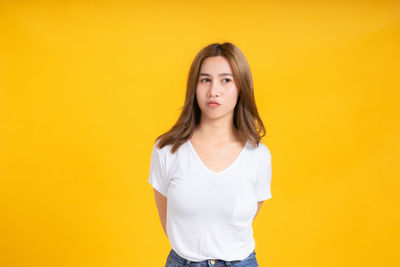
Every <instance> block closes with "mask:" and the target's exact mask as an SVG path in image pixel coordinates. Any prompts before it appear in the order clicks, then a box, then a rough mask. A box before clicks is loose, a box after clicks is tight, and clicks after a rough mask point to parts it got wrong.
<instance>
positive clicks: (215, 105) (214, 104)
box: [207, 102, 220, 108]
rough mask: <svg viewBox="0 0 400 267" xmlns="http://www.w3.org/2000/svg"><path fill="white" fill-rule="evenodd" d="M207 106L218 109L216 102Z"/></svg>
mask: <svg viewBox="0 0 400 267" xmlns="http://www.w3.org/2000/svg"><path fill="white" fill-rule="evenodd" d="M207 105H208V106H210V107H213V108H215V107H218V106H219V105H220V104H218V103H216V102H210V103H208V104H207Z"/></svg>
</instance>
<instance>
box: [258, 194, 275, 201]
mask: <svg viewBox="0 0 400 267" xmlns="http://www.w3.org/2000/svg"><path fill="white" fill-rule="evenodd" d="M270 198H272V195H271V194H269V195H266V196H263V197H258V198H257V202H259V201H264V200H267V199H270Z"/></svg>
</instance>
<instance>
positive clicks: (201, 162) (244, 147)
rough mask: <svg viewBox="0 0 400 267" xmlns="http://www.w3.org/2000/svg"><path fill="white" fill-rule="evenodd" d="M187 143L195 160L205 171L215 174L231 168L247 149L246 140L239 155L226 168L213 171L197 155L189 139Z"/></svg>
mask: <svg viewBox="0 0 400 267" xmlns="http://www.w3.org/2000/svg"><path fill="white" fill-rule="evenodd" d="M187 143H188V145H189V147H190V150H191V151H192V152H193V154H194V156H195V157H196V158H197V160H198V161H199V162H200V164H201V165H202V166H203V168H204V169H205V170H206V171H208V172H209V173H212V174H215V175H219V174H223V173H225V172H227V171H229V170H230V169H232V168H233V167H234V166H235V165H236V164H237V162H238V161H239V159H240V158H241V157H242V155H243V154H244V152H245V150H246V149H247V145H248V141H246V143H245V144H244V146H243V148H242V150H241V151H240V153H239V155H238V156H237V157H236V159H235V160H234V161H233V162H232V163H231V164H230V165H229V166H228V167H226V168H225V169H223V170H222V171H219V172H215V171H212V170H210V169H209V168H208V167H207V166H206V164H205V163H204V162H203V161H202V160H201V158H200V157H199V155H198V154H197V152H196V149H195V148H194V147H193V145H192V142H190V139H188V141H187Z"/></svg>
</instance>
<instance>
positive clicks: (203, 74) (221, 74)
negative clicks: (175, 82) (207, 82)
mask: <svg viewBox="0 0 400 267" xmlns="http://www.w3.org/2000/svg"><path fill="white" fill-rule="evenodd" d="M199 75H200V76H211V75H210V74H208V73H200V74H199ZM225 75H230V76H233V74H232V73H220V74H218V76H225Z"/></svg>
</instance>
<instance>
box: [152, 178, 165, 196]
mask: <svg viewBox="0 0 400 267" xmlns="http://www.w3.org/2000/svg"><path fill="white" fill-rule="evenodd" d="M149 183H150V184H151V185H152V186H153V188H154V189H156V190H157V191H158V192H159V193H160V194H161V195H163V196H164V197H167V193H166V192H164V191H163V190H162V189H161V187H160V186H159V185H158V184H157V183H155V182H152V181H151V180H150V179H149Z"/></svg>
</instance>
